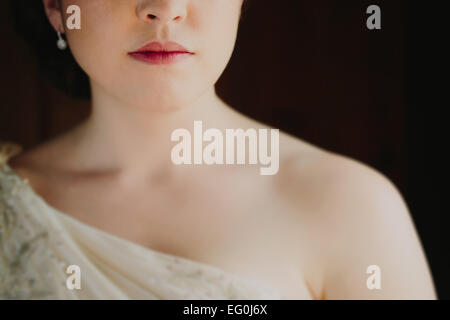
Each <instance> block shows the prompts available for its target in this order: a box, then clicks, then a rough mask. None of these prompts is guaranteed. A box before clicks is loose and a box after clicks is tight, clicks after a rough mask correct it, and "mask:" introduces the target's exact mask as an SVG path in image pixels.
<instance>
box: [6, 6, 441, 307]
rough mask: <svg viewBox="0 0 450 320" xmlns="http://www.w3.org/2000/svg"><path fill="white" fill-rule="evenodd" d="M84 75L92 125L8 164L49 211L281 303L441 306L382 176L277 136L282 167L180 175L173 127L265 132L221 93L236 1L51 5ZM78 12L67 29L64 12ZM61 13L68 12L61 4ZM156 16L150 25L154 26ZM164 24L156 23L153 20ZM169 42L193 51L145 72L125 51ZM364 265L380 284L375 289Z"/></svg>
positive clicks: (190, 170)
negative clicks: (272, 293) (269, 171)
mask: <svg viewBox="0 0 450 320" xmlns="http://www.w3.org/2000/svg"><path fill="white" fill-rule="evenodd" d="M43 2H44V5H45V8H46V12H47V15H48V18H49V21H50V22H51V24H52V26H53V28H54V29H55V30H57V31H60V32H61V33H65V35H66V37H67V40H68V43H69V47H70V50H72V52H73V54H74V56H75V58H76V60H77V62H78V63H79V64H80V66H81V67H82V68H83V69H84V70H85V71H86V73H87V74H88V75H89V78H90V82H91V87H92V92H93V99H92V113H91V115H90V117H89V118H88V119H87V120H86V121H85V122H83V123H81V124H80V125H78V126H77V127H76V128H74V129H72V130H70V131H68V132H66V133H65V134H64V135H61V136H59V137H56V138H54V139H52V140H50V141H47V142H46V143H44V144H41V145H39V146H37V147H35V148H33V149H31V150H28V151H26V152H23V153H21V154H19V155H18V156H16V157H15V158H13V159H11V161H10V165H11V166H12V167H13V168H14V169H15V170H16V171H17V172H18V173H19V174H20V175H21V176H22V177H24V178H27V179H28V180H29V182H30V184H31V185H32V186H33V188H34V189H35V191H36V192H37V193H38V194H39V195H40V196H42V197H43V199H45V200H46V202H47V203H48V204H50V205H51V206H53V207H55V208H57V209H58V210H60V211H62V212H64V213H67V214H69V215H71V216H73V217H74V218H76V219H78V220H80V221H82V222H84V223H86V224H88V225H91V226H94V227H96V228H98V229H101V230H104V231H107V232H109V233H111V234H114V235H118V236H120V237H122V238H124V239H128V240H131V241H133V242H135V243H137V244H139V245H142V246H145V247H147V248H151V249H154V250H159V251H161V252H166V253H170V254H174V255H178V256H182V257H185V258H188V259H191V260H194V261H198V262H201V263H206V264H209V265H212V266H216V267H218V268H221V269H223V270H225V271H227V272H230V273H235V274H239V275H242V276H243V277H247V278H253V279H256V280H258V281H260V282H262V283H264V284H267V285H268V286H270V287H272V288H275V289H276V290H279V291H280V292H281V293H282V294H283V295H284V297H286V298H287V299H305V298H308V297H312V298H314V299H435V298H436V293H435V289H434V286H433V280H432V277H431V273H430V270H429V267H428V264H427V261H426V258H425V255H424V251H423V248H422V245H421V243H420V241H419V238H418V235H417V232H416V229H415V226H414V224H413V222H412V219H411V216H410V213H409V211H408V207H407V205H406V204H405V202H404V200H403V198H402V196H401V194H400V193H399V191H398V190H397V188H396V187H395V186H394V185H393V184H392V183H391V182H390V180H388V179H387V178H386V177H385V176H383V175H382V174H380V173H379V172H377V171H375V170H374V169H372V168H370V167H368V166H366V165H364V164H362V163H360V162H358V161H355V160H353V159H349V158H347V157H344V156H341V155H338V154H335V153H332V152H329V151H327V150H323V149H321V148H319V147H316V146H313V145H311V144H309V143H307V142H305V141H302V140H300V139H298V138H295V137H293V136H290V135H288V134H286V133H281V135H280V169H279V172H278V174H276V175H274V176H261V175H259V167H257V166H250V165H249V166H242V165H240V166H220V165H216V166H211V167H210V166H197V167H192V166H175V165H174V164H173V163H172V162H171V161H170V151H171V149H172V147H173V146H174V142H172V141H170V134H171V132H172V131H173V130H174V129H177V128H187V129H188V130H191V131H192V128H193V121H194V120H202V121H203V125H204V127H210V128H218V129H221V130H224V129H225V128H244V129H246V128H255V129H257V128H270V127H268V126H267V125H265V124H262V123H258V122H256V121H254V120H252V119H249V118H247V117H245V116H243V115H241V114H239V113H237V112H235V111H233V109H232V108H231V107H229V106H228V105H227V104H225V103H224V102H223V101H222V100H220V99H219V98H218V97H217V95H216V94H215V90H214V84H215V82H216V81H217V79H218V78H219V77H220V75H221V73H222V71H223V70H224V68H225V66H226V65H227V63H228V61H229V58H230V57H231V54H232V52H233V48H234V43H235V40H236V35H237V31H238V24H239V19H240V13H241V7H242V0H227V1H222V0H208V1H206V0H161V1H156V0H147V1H145V0H114V1H111V0H70V1H67V0H63V1H61V3H59V2H58V1H56V0H44V1H43ZM71 4H76V5H78V6H80V8H81V10H82V19H83V20H82V29H81V30H65V27H64V24H63V21H65V18H66V17H65V16H64V15H63V14H62V12H65V10H61V8H63V9H64V8H66V7H67V6H68V5H71ZM60 6H61V7H60ZM150 15H152V17H153V18H152V19H150V18H149V17H150ZM154 17H156V18H154ZM153 40H159V41H166V40H172V41H176V42H179V43H181V44H182V45H184V46H185V47H188V48H189V49H191V50H193V51H194V52H195V55H193V56H192V58H189V59H187V60H185V61H182V62H179V63H177V64H174V65H169V66H150V65H146V64H144V63H142V62H139V61H136V60H133V59H131V58H130V57H129V56H128V55H127V53H128V52H129V51H132V50H136V49H137V48H139V47H140V46H142V45H144V44H145V43H147V42H149V41H153ZM370 265H378V266H379V267H380V268H381V277H382V278H381V279H382V280H381V285H382V287H381V289H380V290H369V289H368V288H367V286H366V280H367V278H368V277H369V274H367V273H366V269H367V267H368V266H370Z"/></svg>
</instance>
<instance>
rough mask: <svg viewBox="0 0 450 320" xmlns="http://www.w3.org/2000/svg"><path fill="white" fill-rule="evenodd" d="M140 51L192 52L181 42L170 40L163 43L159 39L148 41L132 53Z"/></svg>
mask: <svg viewBox="0 0 450 320" xmlns="http://www.w3.org/2000/svg"><path fill="white" fill-rule="evenodd" d="M139 52H184V53H192V52H191V51H189V50H188V49H186V48H185V47H183V46H182V45H181V44H179V43H176V42H172V41H168V42H165V43H161V42H158V41H153V42H150V43H147V44H146V45H144V46H143V47H141V48H139V49H138V50H136V51H133V52H131V53H139Z"/></svg>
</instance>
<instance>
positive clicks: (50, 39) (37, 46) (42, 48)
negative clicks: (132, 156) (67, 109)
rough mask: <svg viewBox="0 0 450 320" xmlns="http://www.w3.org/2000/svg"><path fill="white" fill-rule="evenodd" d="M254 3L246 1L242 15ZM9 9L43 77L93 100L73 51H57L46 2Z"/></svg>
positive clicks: (13, 1) (19, 0)
mask: <svg viewBox="0 0 450 320" xmlns="http://www.w3.org/2000/svg"><path fill="white" fill-rule="evenodd" d="M252 2H253V1H252V0H244V3H243V9H242V11H243V13H245V12H247V10H248V8H249V5H250V3H252ZM10 6H11V12H12V14H13V16H14V27H15V30H16V31H17V33H19V34H20V35H21V36H22V37H23V38H24V39H25V41H26V42H27V43H28V44H29V45H30V47H31V48H32V49H33V51H34V52H35V54H36V56H37V58H38V61H39V67H40V69H41V71H42V74H43V75H44V77H45V78H46V79H48V80H49V81H50V82H51V83H52V84H53V85H54V86H55V87H56V88H58V89H60V90H62V91H64V92H65V93H67V94H68V95H69V96H71V97H73V98H82V99H90V97H91V89H90V85H89V78H88V76H87V74H86V73H85V72H84V71H83V70H82V69H81V68H80V66H79V65H78V63H77V62H76V61H75V59H74V57H73V55H72V53H71V51H70V50H64V51H61V50H59V49H58V48H57V46H56V41H57V36H56V32H55V31H54V30H53V28H52V26H51V25H50V22H49V21H48V19H47V15H46V14H45V9H44V4H43V1H42V0H10Z"/></svg>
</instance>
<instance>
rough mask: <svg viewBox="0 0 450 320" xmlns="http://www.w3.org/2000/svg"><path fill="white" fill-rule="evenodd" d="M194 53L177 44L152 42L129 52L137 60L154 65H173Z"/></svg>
mask: <svg viewBox="0 0 450 320" xmlns="http://www.w3.org/2000/svg"><path fill="white" fill-rule="evenodd" d="M193 54H194V53H193V52H190V51H189V50H187V49H186V48H185V47H183V46H182V45H180V44H178V43H176V42H166V43H164V44H162V43H160V42H157V41H155V42H150V43H148V44H146V45H145V46H143V47H142V48H140V49H138V50H136V51H133V52H129V53H128V55H129V56H130V57H132V58H134V59H136V60H139V61H142V62H145V63H148V64H152V65H160V64H172V63H176V62H179V61H181V60H184V59H187V58H188V57H190V56H192V55H193Z"/></svg>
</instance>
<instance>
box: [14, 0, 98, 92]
mask: <svg viewBox="0 0 450 320" xmlns="http://www.w3.org/2000/svg"><path fill="white" fill-rule="evenodd" d="M10 6H11V12H12V14H13V17H14V28H15V30H16V31H17V33H19V34H20V35H21V36H22V37H23V38H24V39H25V41H26V42H27V43H28V44H29V45H30V47H31V48H32V50H33V51H34V52H35V54H36V56H37V58H38V61H39V67H40V69H41V71H42V74H43V75H44V77H45V78H47V79H48V80H50V82H51V83H52V84H53V85H55V87H56V88H58V89H60V90H62V91H64V92H65V93H67V94H68V95H69V96H71V97H74V98H83V99H89V98H90V96H91V92H90V85H89V78H88V76H87V75H86V73H85V72H84V71H83V70H82V69H81V68H80V66H79V65H78V64H77V62H76V61H75V59H74V57H73V55H72V53H71V51H70V50H64V51H61V50H59V49H58V48H57V47H56V41H57V36H56V32H55V30H54V29H53V28H52V26H51V25H50V22H49V21H48V19H47V15H46V14H45V9H44V4H43V1H39V0H10Z"/></svg>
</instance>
